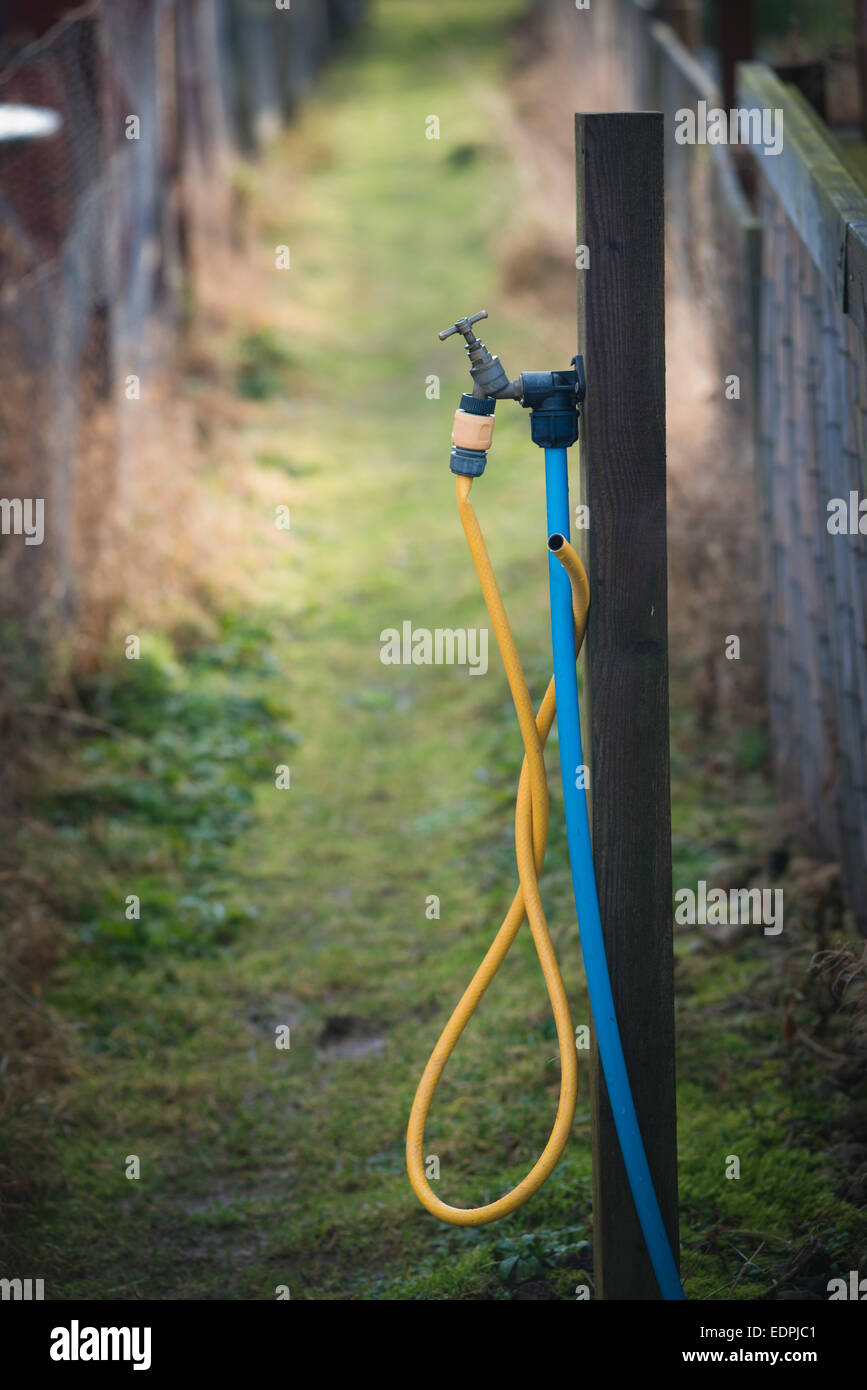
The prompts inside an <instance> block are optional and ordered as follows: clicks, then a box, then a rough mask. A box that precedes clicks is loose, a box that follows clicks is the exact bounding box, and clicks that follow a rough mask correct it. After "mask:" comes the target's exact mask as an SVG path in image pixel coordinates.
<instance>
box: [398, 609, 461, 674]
mask: <svg viewBox="0 0 867 1390" xmlns="http://www.w3.org/2000/svg"><path fill="white" fill-rule="evenodd" d="M379 640H380V643H381V647H380V652H379V659H380V661H381V662H382V664H383V666H469V668H470V675H471V676H483V675H484V674H485V672H486V671H487V669H488V629H487V628H486V627H481V628H474V627H471V628H461V627H459V628H451V627H438V628H436V629H435V630H434V631H433V632H432V631H431V630H430V628H427V627H416V628H414V627H413V625H412V623H411V622H410V620H409V619H408V618H407V619H406V620H405V621H404V622H403V623H402V624H401V628H400V631H398V629H397V628H396V627H384V628H383V629H382V632H381V633H380V634H379Z"/></svg>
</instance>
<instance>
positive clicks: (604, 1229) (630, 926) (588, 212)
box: [575, 112, 678, 1299]
mask: <svg viewBox="0 0 867 1390" xmlns="http://www.w3.org/2000/svg"><path fill="white" fill-rule="evenodd" d="M575 148H576V185H577V212H578V216H577V233H578V235H577V242H578V246H579V256H578V265H579V270H578V349H579V351H580V352H581V353H583V356H584V364H585V369H586V375H587V399H586V405H585V409H584V419H583V424H582V437H581V446H580V478H581V494H580V495H581V502H582V503H583V504H586V506H587V507H588V508H589V528H588V529H587V530H584V531H581V530H579V531H578V532H577V535H578V538H579V541H583V542H584V554H583V558H584V562H585V564H586V566H587V573H588V576H589V579H590V595H591V598H590V623H589V627H588V640H587V643H586V644H585V648H584V650H585V654H586V655H585V658H584V679H583V693H582V714H583V720H582V722H583V724H584V728H585V731H588V730H589V731H590V732H589V735H587V736H586V738H585V745H584V747H585V758H586V759H587V761H588V763H589V766H590V790H591V799H592V831H593V852H594V860H595V865H596V878H597V883H598V888H599V905H600V910H601V914H602V927H603V933H604V937H605V948H606V952H607V956H608V967H609V970H610V972H611V983H612V988H613V991H614V1003H615V1008H616V1012H617V1019H618V1022H619V1025H620V1031H621V1035H622V1038H623V1050H624V1053H625V1057H626V1065H627V1069H628V1072H629V1077H630V1080H631V1083H632V1091H633V1096H634V1099H635V1106H636V1110H637V1112H638V1120H639V1124H640V1126H641V1132H642V1135H643V1138H644V1144H645V1148H646V1151H647V1158H648V1162H649V1164H650V1171H651V1173H652V1175H653V1179H654V1183H655V1185H656V1191H657V1196H658V1198H659V1204H660V1208H661V1211H662V1217H663V1220H664V1222H665V1225H666V1229H667V1231H668V1234H669V1239H670V1240H671V1243H672V1249H673V1250H674V1254H675V1259H677V1258H678V1215H677V1134H676V1098H675V1076H674V988H673V964H674V963H673V945H672V883H671V808H670V796H669V751H668V736H669V731H668V633H667V627H668V621H667V618H668V614H667V575H666V534H665V525H666V499H665V481H666V479H665V287H664V270H665V248H664V231H663V226H664V224H663V117H662V114H661V112H629V113H610V114H601V115H578V116H576V118H575ZM581 247H586V248H587V252H588V257H587V264H586V268H585V269H581V268H580V266H581V264H582V259H583V258H582V256H581V255H580V248H581ZM591 710H592V715H591ZM591 1115H592V1122H593V1248H594V1271H595V1279H596V1296H597V1297H603V1298H606V1299H651V1298H658V1297H659V1291H658V1288H657V1284H656V1280H655V1278H654V1275H653V1270H652V1268H651V1265H650V1261H649V1259H648V1256H647V1252H646V1249H645V1245H644V1240H643V1237H642V1234H641V1229H640V1227H639V1225H638V1220H637V1218H636V1215H635V1208H634V1205H633V1202H632V1196H631V1193H630V1190H629V1184H628V1181H627V1178H626V1171H625V1168H624V1166H623V1160H622V1158H621V1156H620V1149H619V1146H618V1143H617V1135H616V1132H615V1128H614V1121H613V1117H612V1114H611V1108H610V1105H609V1101H608V1095H607V1092H606V1088H605V1082H604V1079H603V1077H602V1072H601V1068H600V1066H599V1059H598V1054H597V1052H596V1050H595V1046H594V1050H593V1052H592V1053H591Z"/></svg>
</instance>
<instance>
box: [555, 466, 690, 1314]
mask: <svg viewBox="0 0 867 1390" xmlns="http://www.w3.org/2000/svg"><path fill="white" fill-rule="evenodd" d="M545 488H546V495H547V505H548V535H549V536H551V535H554V534H556V533H559V534H560V535H561V536H563V537H565V539H566V540H568V539H569V474H568V471H567V464H566V450H565V449H546V450H545ZM548 569H549V580H550V592H551V637H552V642H553V647H554V688H555V691H556V695H557V735H558V739H559V743H560V772H561V775H562V778H563V800H564V802H565V808H566V833H567V837H568V841H569V863H570V865H571V868H572V888H573V891H574V894H575V911H576V913H577V915H578V930H579V934H580V937H581V950H582V953H583V956H584V970H585V972H586V975H587V990H588V993H589V995H590V1007H591V1009H592V1010H593V1026H594V1028H595V1030H596V1042H597V1045H598V1047H599V1056H600V1059H601V1061H602V1070H603V1072H604V1073H605V1084H606V1086H607V1088H608V1098H609V1100H610V1102H611V1109H612V1111H613V1114H614V1123H615V1125H616V1127H617V1138H618V1140H619V1142H620V1151H621V1153H622V1154H623V1162H624V1164H625V1166H626V1173H627V1176H628V1178H629V1186H630V1187H631V1189H632V1197H633V1201H634V1202H635V1210H636V1213H637V1215H638V1220H639V1222H640V1224H641V1230H642V1233H643V1235H644V1240H645V1243H646V1245H647V1253H648V1255H649V1256H650V1261H651V1264H652V1265H653V1272H654V1274H655V1275H656V1280H657V1283H658V1284H659V1290H660V1293H661V1294H662V1296H663V1298H665V1299H676V1298H685V1296H686V1295H685V1294H684V1292H683V1287H682V1285H681V1282H680V1277H679V1275H678V1272H677V1266H676V1264H675V1262H674V1256H673V1255H672V1253H671V1246H670V1245H669V1243H668V1236H667V1234H666V1230H665V1226H664V1224H663V1220H662V1213H661V1212H660V1210H659V1202H658V1201H657V1199H656V1192H655V1190H654V1186H653V1179H652V1178H651V1176H650V1168H649V1167H648V1163H647V1155H646V1154H645V1152H644V1143H643V1141H642V1138H641V1131H640V1130H639V1128H638V1116H637V1115H636V1113H635V1105H634V1103H633V1100H632V1091H631V1090H630V1087H629V1077H628V1076H627V1074H626V1061H625V1059H624V1056H623V1045H622V1043H621V1041H620V1031H619V1029H618V1027H617V1018H616V1016H615V1013H614V996H613V995H612V993H611V981H610V979H609V977H608V962H607V961H606V958H605V943H604V940H603V937H602V922H601V920H600V916H599V899H598V898H597V895H596V877H595V874H594V872H593V854H592V851H591V848H590V821H589V818H588V815H587V794H586V792H585V790H584V788H583V787H578V786H577V785H576V782H577V780H578V778H577V774H578V769H579V768H580V767H581V765H582V764H583V762H584V757H583V753H582V751H581V724H580V720H579V716H578V676H577V672H576V670H575V628H574V625H573V619H572V586H571V584H570V583H569V576H568V575H567V573H566V571H565V570H564V569H563V566H562V565H561V564H560V561H559V560H557V559H556V558H555V556H554V555H550V554H549V556H548ZM591 603H592V597H591ZM581 780H582V781H583V780H584V779H583V778H582V779H581Z"/></svg>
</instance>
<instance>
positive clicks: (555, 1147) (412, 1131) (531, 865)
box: [406, 476, 590, 1226]
mask: <svg viewBox="0 0 867 1390" xmlns="http://www.w3.org/2000/svg"><path fill="white" fill-rule="evenodd" d="M456 481H457V499H458V512H459V514H460V518H461V523H462V525H463V528H464V533H465V535H466V538H467V543H468V545H469V548H470V553H471V555H472V558H473V563H474V565H475V567H476V573H477V575H478V577H479V583H480V585H481V588H482V594H483V596H484V600H485V604H486V606H487V609H488V614H489V616H490V620H491V624H492V626H493V629H494V634H495V636H496V639H497V645H498V647H499V649H500V655H501V657H502V659H503V666H504V667H505V671H506V677H507V679H508V682H509V689H510V691H511V694H512V700H513V702H514V705H515V712H516V714H517V716H518V723H519V725H520V729H521V737H522V739H523V741H524V762H523V765H522V767H521V776H520V779H519V782H518V796H517V802H516V806H515V855H516V859H517V864H518V878H519V887H518V890H517V892H516V893H515V896H514V898H513V899H512V905H511V907H510V908H509V911H508V912H507V914H506V917H505V919H504V921H503V924H502V926H501V927H500V929H499V931H498V932H497V934H496V936H495V937H494V940H493V942H492V943H491V945H490V947H489V949H488V951H487V954H486V955H485V957H484V959H483V961H482V963H481V965H480V966H479V968H478V969H477V971H476V973H475V975H474V976H473V978H472V980H471V981H470V983H469V985H468V986H467V988H466V990H465V991H464V994H463V995H462V997H461V999H460V1002H459V1003H458V1005H457V1008H456V1009H455V1011H454V1013H453V1014H452V1016H451V1018H450V1019H449V1021H448V1023H447V1024H446V1026H445V1028H444V1029H443V1031H442V1034H441V1036H440V1038H439V1041H438V1042H437V1045H436V1047H435V1048H434V1050H433V1052H432V1054H431V1057H430V1060H429V1061H428V1064H427V1066H426V1067H425V1069H424V1073H423V1075H422V1078H421V1081H420V1082H419V1085H418V1090H417V1091H416V1094H415V1099H414V1101H413V1105H412V1111H411V1113H410V1117H409V1124H408V1126H407V1135H406V1163H407V1170H408V1172H409V1180H410V1183H411V1184H412V1188H413V1191H414V1192H415V1194H416V1196H417V1197H418V1199H419V1201H420V1202H421V1203H422V1205H423V1206H424V1207H426V1208H427V1210H428V1211H429V1212H432V1213H433V1215H434V1216H438V1217H440V1219H441V1220H443V1221H449V1222H451V1224H452V1225H454V1226H482V1225H484V1224H485V1223H486V1222H488V1221H496V1220H497V1219H498V1218H499V1217H501V1216H507V1215H508V1214H509V1213H510V1212H512V1211H515V1209H516V1208H517V1207H519V1206H521V1205H522V1204H523V1203H524V1202H526V1201H527V1199H528V1198H529V1197H532V1195H533V1193H534V1192H537V1191H538V1190H539V1188H540V1187H541V1186H542V1184H543V1183H544V1182H545V1180H546V1178H547V1177H548V1176H549V1175H550V1173H551V1172H552V1171H553V1169H554V1167H555V1166H556V1164H557V1162H558V1160H559V1158H560V1155H561V1154H562V1152H563V1149H564V1148H565V1146H566V1142H567V1140H568V1137H569V1131H570V1129H571V1127H572V1118H573V1116H574V1113H575V1100H576V1096H577V1091H578V1061H577V1056H576V1050H575V1034H574V1031H573V1027H572V1017H571V1014H570V1012H569V1001H568V1000H567V998H566V991H565V989H564V988H563V981H562V979H561V976H560V967H559V966H558V964H557V957H556V955H555V954H554V947H553V945H552V943H551V937H550V934H549V932H548V924H547V922H546V920H545V913H544V909H543V907H542V899H541V897H540V894H539V874H540V872H541V869H542V863H543V860H544V858H545V849H546V846H547V842H548V784H547V779H546V775H545V761H544V756H543V749H544V746H545V741H546V739H547V737H548V734H549V733H550V731H551V725H552V724H553V722H554V714H555V710H556V705H555V694H554V680H553V677H552V679H551V681H550V682H549V684H548V689H547V690H546V691H545V696H544V699H543V700H542V703H541V705H540V706H539V713H538V714H537V715H534V713H533V705H532V700H531V698H530V692H529V689H528V687H527V682H526V679H525V677H524V672H523V668H522V666H521V659H520V657H519V656H518V651H517V648H516V646H515V641H514V638H513V636H512V631H511V628H510V627H509V620H508V618H507V616H506V610H505V607H504V605H503V600H502V598H501V596H500V591H499V588H498V587H497V581H496V578H495V576H494V571H493V567H492V565H491V561H490V557H489V555H488V551H487V547H486V546H485V542H484V538H483V536H482V531H481V527H480V526H479V522H478V518H477V516H476V513H475V511H474V509H473V506H472V504H471V502H470V500H469V497H470V488H471V487H472V479H471V478H469V477H464V476H458V477H457V479H456ZM556 555H557V559H558V560H559V561H560V563H561V564H562V565H563V568H564V569H565V570H566V573H567V574H568V576H569V580H570V583H571V585H572V609H573V615H574V619H575V651H576V654H577V652H578V651H579V650H580V647H581V643H582V641H583V639H584V631H585V628H586V624H587V609H588V606H589V603H590V589H589V585H588V583H587V575H586V574H585V571H584V566H583V565H582V564H581V561H580V559H579V558H578V555H577V554H576V552H575V551H574V550H573V548H572V546H571V545H570V544H569V543H568V541H564V543H563V545H562V546H561V547H560V548H559V549H558V550H557V551H556ZM525 916H526V917H527V920H528V922H529V924H530V930H531V932H532V933H533V941H534V942H535V946H536V951H537V953H538V956H539V962H540V964H541V966H542V973H543V975H544V977H545V986H546V988H547V991H548V998H549V999H550V1001H551V1008H552V1010H553V1014H554V1020H555V1022H556V1025H557V1041H558V1044H559V1048H560V1099H559V1103H558V1106H557V1115H556V1118H555V1120H554V1126H553V1128H552V1130H551V1133H550V1136H549V1138H548V1142H547V1144H546V1145H545V1148H544V1149H543V1151H542V1153H541V1154H540V1156H539V1158H538V1159H537V1160H536V1162H535V1163H534V1165H533V1167H532V1168H531V1169H530V1171H529V1173H528V1174H527V1175H526V1177H525V1178H523V1179H522V1180H521V1182H519V1183H518V1185H517V1187H514V1188H513V1189H512V1190H511V1192H507V1193H506V1194H505V1195H504V1196H502V1197H499V1198H497V1200H496V1201H495V1202H489V1203H488V1204H487V1205H486V1206H483V1207H470V1208H464V1207H451V1206H449V1205H448V1204H447V1203H446V1202H443V1201H441V1200H440V1198H439V1197H438V1196H437V1195H436V1193H435V1192H434V1191H433V1189H432V1188H431V1186H430V1183H429V1182H428V1179H427V1176H426V1174H425V1170H424V1130H425V1122H426V1120H427V1115H428V1111H429V1109H430V1106H431V1102H432V1100H433V1096H434V1092H435V1090H436V1088H437V1085H438V1083H439V1080H440V1077H441V1076H442V1073H443V1070H444V1069H445V1066H446V1063H447V1062H448V1060H449V1057H450V1056H451V1054H452V1052H453V1051H454V1048H455V1044H456V1043H457V1041H458V1039H459V1038H460V1036H461V1034H462V1033H463V1031H464V1029H465V1027H466V1026H467V1023H468V1022H469V1020H470V1018H471V1016H472V1014H473V1012H474V1010H475V1009H476V1008H477V1006H478V1004H479V1002H480V1001H481V999H482V996H483V995H484V993H485V991H486V990H487V988H488V985H489V984H490V983H491V981H492V979H493V978H494V976H495V974H496V973H497V971H498V970H499V968H500V966H501V965H502V963H503V961H504V959H505V957H506V954H507V952H508V950H509V947H510V946H511V945H512V942H513V941H514V940H515V937H516V936H517V934H518V929H519V928H520V926H521V923H522V922H523V920H524V917H525Z"/></svg>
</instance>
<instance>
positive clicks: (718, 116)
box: [674, 101, 783, 155]
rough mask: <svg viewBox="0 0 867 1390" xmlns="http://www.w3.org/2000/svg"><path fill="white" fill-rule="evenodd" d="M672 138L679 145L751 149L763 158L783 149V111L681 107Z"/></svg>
mask: <svg viewBox="0 0 867 1390" xmlns="http://www.w3.org/2000/svg"><path fill="white" fill-rule="evenodd" d="M674 122H675V125H674V138H675V141H676V142H677V144H678V145H754V146H756V147H758V148H760V149H761V151H762V153H763V154H770V155H774V154H779V153H780V151H781V150H782V148H783V109H782V107H781V106H777V107H774V108H773V109H772V108H771V107H770V106H765V107H758V106H756V107H752V108H748V107H744V106H736V107H733V108H732V110H731V111H724V110H723V108H722V107H721V106H711V107H710V109H708V104H707V102H706V101H700V102H699V103H698V105H697V107H696V109H695V110H693V109H692V107H691V106H681V107H680V108H679V110H677V111H675V113H674Z"/></svg>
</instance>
